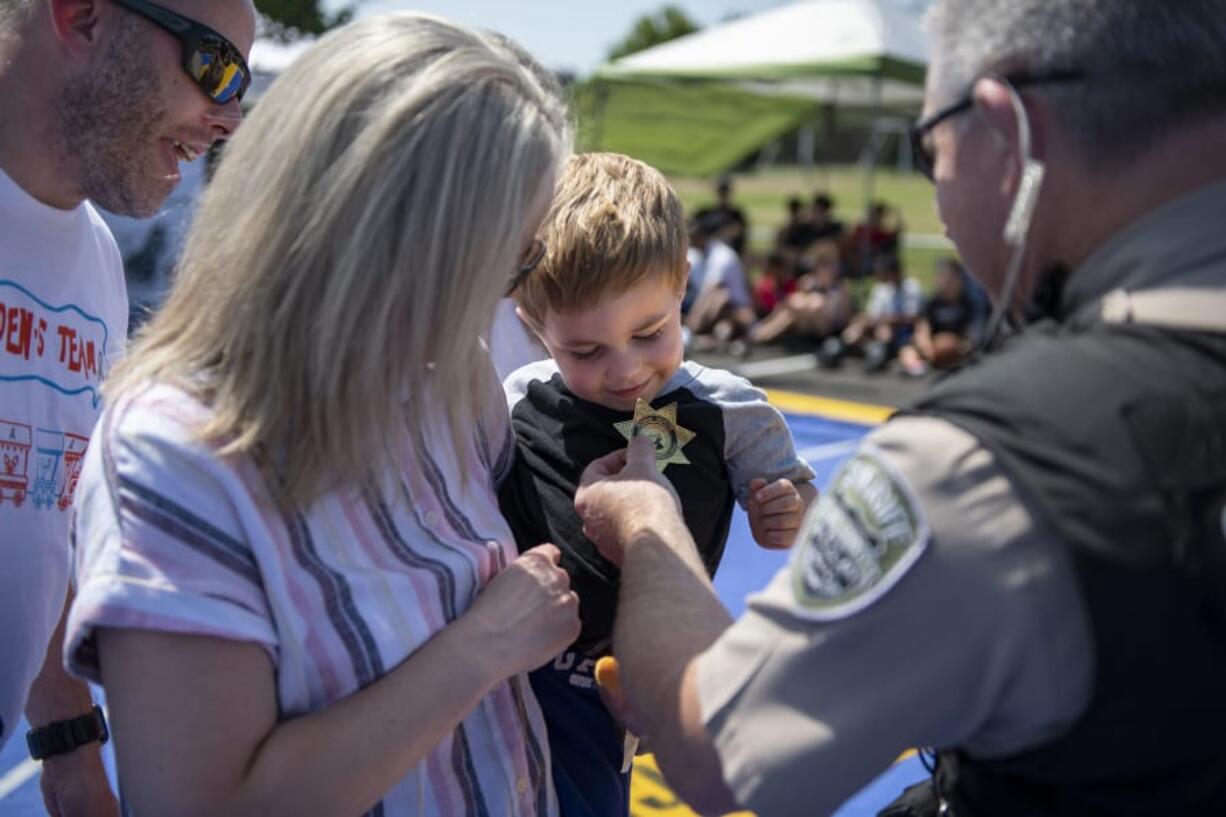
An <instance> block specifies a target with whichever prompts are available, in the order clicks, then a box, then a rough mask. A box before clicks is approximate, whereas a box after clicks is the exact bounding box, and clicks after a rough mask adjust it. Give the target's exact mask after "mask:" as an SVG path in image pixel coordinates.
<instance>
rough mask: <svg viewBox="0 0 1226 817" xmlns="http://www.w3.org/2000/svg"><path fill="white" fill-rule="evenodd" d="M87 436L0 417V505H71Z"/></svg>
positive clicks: (87, 443) (59, 506) (48, 507)
mask: <svg viewBox="0 0 1226 817" xmlns="http://www.w3.org/2000/svg"><path fill="white" fill-rule="evenodd" d="M88 445H89V439H88V438H86V437H82V436H81V435H80V434H71V433H68V432H64V431H50V430H47V429H42V428H38V429H31V428H30V426H28V425H26V424H25V423H15V422H11V421H9V420H0V505H4V504H5V503H8V502H11V503H13V505H14V506H16V507H18V508H20V507H21V506H22V505H24V504H25V502H26V500H27V499H30V500H32V501H33V502H34V507H36V508H42V509H44V510H48V509H50V508H55V509H56V510H60V511H65V510H67V509H68V506H69V505H71V504H72V495H73V493H74V492H75V491H76V489H77V479H78V478H79V477H80V475H81V459H82V458H83V457H84V456H85V448H86V446H88Z"/></svg>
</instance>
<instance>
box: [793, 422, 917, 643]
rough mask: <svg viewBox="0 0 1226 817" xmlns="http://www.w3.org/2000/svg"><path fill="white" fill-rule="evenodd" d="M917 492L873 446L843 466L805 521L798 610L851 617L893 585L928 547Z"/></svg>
mask: <svg viewBox="0 0 1226 817" xmlns="http://www.w3.org/2000/svg"><path fill="white" fill-rule="evenodd" d="M929 539H930V533H929V530H928V523H927V519H926V517H925V516H924V509H923V507H922V506H921V505H920V504H919V502H918V501H917V500H916V498H915V494H914V493H913V492H912V490H911V486H909V485H908V484H907V482H906V480H904V479H903V478H902V476H901V475H900V474H899V473H898V472H897V471H896V470H895V469H894V467H893V466H892V465H890V463H889V462H888V461H887V460H886V458H885V456H884V455H883V454H882V453H881V452H880V451H879V450H878V449H876V448H874V447H873V446H871V445H865V446H861V448H860V449H859V451H857V453H856V454H855V455H854V456H853V457H852V458H851V459H850V460H848V461H847V462H846V463H844V464H843V466H842V467H841V468H839V470H838V472H837V473H836V474H835V476H834V479H833V480H832V481H831V484H830V487H829V488H827V489H826V491H825V493H823V494H822V496H821V498H820V499H818V501H817V504H816V505H815V506H814V508H813V510H812V511H811V512H810V513H809V515H808V516H807V517H806V519H805V521H804V523H803V525H802V526H801V530H800V535H799V536H798V537H797V542H796V545H795V546H794V548H793V552H792V555H791V560H790V565H789V570H790V572H791V582H792V591H793V594H794V597H795V606H794V608H793V612H795V613H796V614H797V615H799V616H801V617H803V618H807V619H811V620H814V621H834V620H836V619H840V618H846V617H847V616H850V615H852V614H854V613H858V612H859V611H861V610H863V609H864V608H866V607H868V606H869V605H871V604H872V603H874V602H875V601H877V599H879V598H881V597H882V596H883V595H885V593H886V592H887V591H888V590H889V589H890V588H891V587H893V586H894V585H895V584H896V583H897V582H898V580H899V579H900V578H902V576H903V575H904V574H905V573H906V572H907V571H908V570H909V569H910V568H911V565H913V564H915V562H916V560H917V559H919V557H920V556H921V555H923V553H924V551H925V550H927V549H928V542H929Z"/></svg>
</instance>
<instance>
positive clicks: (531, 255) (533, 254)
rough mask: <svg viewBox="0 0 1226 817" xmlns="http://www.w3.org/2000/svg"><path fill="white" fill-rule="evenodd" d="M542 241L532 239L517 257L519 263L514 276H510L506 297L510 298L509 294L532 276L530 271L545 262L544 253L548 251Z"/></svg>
mask: <svg viewBox="0 0 1226 817" xmlns="http://www.w3.org/2000/svg"><path fill="white" fill-rule="evenodd" d="M548 249H549V248H548V247H546V246H545V242H544V240H542V239H540V238H534V239H532V243H531V244H529V245H528V246H527V247H525V248H524V251H523V254H522V255H520V257H519V263H518V264H517V265H516V267H515V274H514V275H512V276H511V283H510V284H509V285H508V286H507V295H506V296H507V297H508V298H510V297H511V293H513V292H515V290H517V289H519V285H520V284H522V283H523V282H524V279H525V278H527V277H528V276H529V275H531V274H532V271H533V270H534V269H536V268H537V267H538V266H540V264H541V262H542V261H544V260H545V253H546V252H547V251H548Z"/></svg>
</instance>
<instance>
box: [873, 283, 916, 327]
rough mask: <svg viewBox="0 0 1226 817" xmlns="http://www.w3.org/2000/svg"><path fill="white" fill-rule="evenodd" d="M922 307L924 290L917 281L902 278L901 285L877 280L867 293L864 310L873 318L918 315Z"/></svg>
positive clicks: (913, 316) (912, 316)
mask: <svg viewBox="0 0 1226 817" xmlns="http://www.w3.org/2000/svg"><path fill="white" fill-rule="evenodd" d="M923 308H924V291H923V290H922V289H921V288H920V285H919V281H917V280H915V279H914V278H904V279H903V280H902V286H901V287H898V286H895V285H894V284H890V283H886V282H883V281H878V282H877V283H875V284H873V288H872V290H870V291H869V293H868V305H867V306H865V308H864V312H865V314H867V315H868V316H869V317H870V318H872V319H873V320H880V319H881V318H886V317H911V318H916V317H919V313H920V310H922V309H923Z"/></svg>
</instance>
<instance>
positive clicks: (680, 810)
mask: <svg viewBox="0 0 1226 817" xmlns="http://www.w3.org/2000/svg"><path fill="white" fill-rule="evenodd" d="M915 753H916V752H915V750H914V749H908V750H907V751H905V752H903V753H902V754H901V755H899V756H898V759H897V760H895V761H894V762H895V763H901V762H903V761H904V760H906V759H907V758H909V757H911V756H912V755H914V754H915ZM630 814H631V815H633V817H698V815H696V814H694V812H693V811H691V810H690V809H689V807H688V806H686V805H685V803H682V802H681V799H680V798H678V797H677V795H675V794H673V792H672V789H670V788H669V787H668V783H666V782H665V781H664V776H663V775H662V774H660V767H659V766H658V765H656V759H655V756H654V755H639V756H638V757H636V758H635V759H634V774H633V775H631V777H630ZM724 817H754V815H753V813H752V812H748V811H738V812H735V813H733V814H727V815H724Z"/></svg>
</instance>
